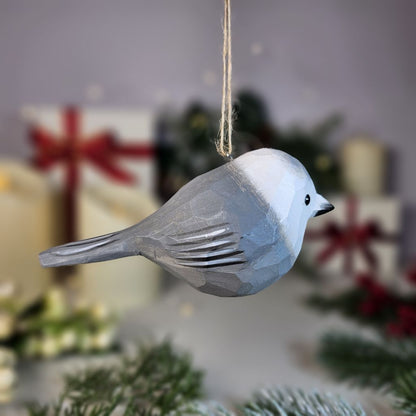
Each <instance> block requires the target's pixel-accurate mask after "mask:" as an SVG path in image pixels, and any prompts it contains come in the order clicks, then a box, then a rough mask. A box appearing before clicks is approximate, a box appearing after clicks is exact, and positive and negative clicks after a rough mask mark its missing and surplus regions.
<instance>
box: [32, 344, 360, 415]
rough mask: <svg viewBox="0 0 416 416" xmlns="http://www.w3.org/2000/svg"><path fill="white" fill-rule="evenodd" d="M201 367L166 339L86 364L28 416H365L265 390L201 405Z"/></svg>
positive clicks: (291, 392) (309, 397) (354, 408)
mask: <svg viewBox="0 0 416 416" xmlns="http://www.w3.org/2000/svg"><path fill="white" fill-rule="evenodd" d="M202 377H203V373H202V372H201V371H200V370H197V369H194V368H193V365H192V362H191V360H190V357H189V355H187V354H184V353H178V352H176V351H175V350H174V349H173V347H172V345H171V344H170V342H168V341H165V342H162V343H160V344H157V345H155V346H153V347H148V348H142V349H140V351H139V353H138V354H137V355H136V356H135V357H131V358H125V359H123V360H122V362H121V363H120V364H119V365H113V366H108V367H104V368H103V367H100V368H90V369H87V370H83V371H81V372H78V373H75V374H72V375H70V376H67V377H66V378H65V388H64V391H63V393H62V394H61V396H60V398H59V399H58V401H57V402H56V403H52V404H46V405H42V404H39V403H32V404H30V405H28V414H29V415H30V416H115V415H117V416H156V415H159V416H163V415H169V416H198V415H199V416H365V412H364V411H363V409H362V408H361V407H360V406H359V405H350V404H348V403H347V402H345V401H344V400H343V399H342V398H340V397H336V396H332V395H330V394H320V393H317V392H313V393H305V392H304V391H302V390H297V389H289V388H285V389H281V388H277V387H276V388H270V389H267V390H263V391H261V392H259V393H256V394H255V395H254V396H253V398H252V399H251V400H250V401H248V402H246V403H245V404H242V405H240V406H238V407H237V410H232V411H231V410H228V409H225V408H223V407H222V406H220V405H217V404H215V405H212V406H210V405H206V404H204V403H203V402H201V401H199V400H198V399H200V398H201V396H202Z"/></svg>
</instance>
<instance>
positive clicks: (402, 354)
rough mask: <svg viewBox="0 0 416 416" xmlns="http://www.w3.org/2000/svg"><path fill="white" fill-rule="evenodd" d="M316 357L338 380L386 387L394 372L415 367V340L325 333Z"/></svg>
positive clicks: (364, 385)
mask: <svg viewBox="0 0 416 416" xmlns="http://www.w3.org/2000/svg"><path fill="white" fill-rule="evenodd" d="M319 358H320V361H321V362H322V363H323V364H324V365H325V366H326V367H327V368H328V369H329V370H330V371H331V373H332V374H333V375H334V376H335V377H336V378H337V379H339V380H342V381H348V382H350V383H351V384H353V385H356V386H360V387H372V388H376V389H380V390H386V389H388V388H390V387H391V386H392V385H393V383H394V381H395V379H396V377H397V376H398V375H400V374H403V373H404V372H408V371H409V370H411V369H416V341H415V340H412V339H406V340H385V339H382V338H380V339H378V340H376V341H373V340H369V339H366V338H363V337H361V336H358V335H349V334H343V333H328V334H326V335H324V337H323V338H322V340H321V345H320V351H319Z"/></svg>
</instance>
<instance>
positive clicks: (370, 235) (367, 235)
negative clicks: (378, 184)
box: [302, 196, 401, 282]
mask: <svg viewBox="0 0 416 416" xmlns="http://www.w3.org/2000/svg"><path fill="white" fill-rule="evenodd" d="M328 199H329V200H330V201H331V203H332V204H333V205H334V206H335V210H334V211H332V212H330V213H328V214H325V215H322V216H320V217H317V218H312V219H311V220H310V221H309V224H308V227H307V231H306V234H305V242H304V245H303V249H302V259H303V260H304V261H306V262H307V263H308V264H309V265H311V266H313V267H314V268H316V270H317V271H318V272H319V273H322V274H327V275H338V276H339V275H351V276H355V275H356V274H358V273H372V274H374V276H376V277H377V278H378V279H379V280H380V281H385V282H391V281H394V280H395V279H397V278H398V260H399V232H400V214H401V204H400V202H399V200H398V199H397V198H394V197H359V198H358V197H348V196H332V197H329V198H328Z"/></svg>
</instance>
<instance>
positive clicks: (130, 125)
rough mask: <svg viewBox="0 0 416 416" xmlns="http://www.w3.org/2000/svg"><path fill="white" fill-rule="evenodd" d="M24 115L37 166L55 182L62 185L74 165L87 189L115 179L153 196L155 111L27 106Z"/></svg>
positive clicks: (23, 111)
mask: <svg viewBox="0 0 416 416" xmlns="http://www.w3.org/2000/svg"><path fill="white" fill-rule="evenodd" d="M22 114H23V117H24V119H25V120H26V122H27V123H28V124H30V126H31V129H30V135H31V137H32V140H33V141H34V144H35V146H36V149H35V151H36V155H35V161H36V162H37V164H38V166H39V167H41V168H45V169H50V170H51V175H52V177H53V178H54V179H56V180H59V181H60V182H61V181H62V176H63V175H64V176H66V175H67V174H68V173H67V171H68V166H69V164H71V163H74V164H76V166H75V169H77V170H79V172H78V173H77V179H78V181H79V177H80V176H81V175H82V179H83V181H82V183H83V184H87V185H91V184H100V183H106V182H108V181H110V180H111V179H113V180H115V181H116V182H124V183H127V182H129V183H134V184H135V185H136V186H137V187H139V188H141V189H144V190H145V191H147V192H153V191H154V189H155V162H154V150H155V149H154V139H153V138H154V121H155V120H154V116H153V114H152V113H151V112H150V111H146V110H140V109H131V110H128V109H121V108H77V107H64V108H60V107H55V106H51V107H47V106H37V107H36V106H27V107H24V108H23V110H22ZM60 182H59V183H60Z"/></svg>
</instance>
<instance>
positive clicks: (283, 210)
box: [40, 149, 333, 296]
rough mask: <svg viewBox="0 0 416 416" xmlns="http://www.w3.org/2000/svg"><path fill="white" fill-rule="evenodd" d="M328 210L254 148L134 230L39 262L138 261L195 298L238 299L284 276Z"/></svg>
mask: <svg viewBox="0 0 416 416" xmlns="http://www.w3.org/2000/svg"><path fill="white" fill-rule="evenodd" d="M332 209H333V206H332V205H331V204H330V203H329V202H328V201H327V200H325V199H324V198H323V197H322V196H321V195H319V194H318V193H317V192H316V190H315V187H314V184H313V182H312V180H311V178H310V177H309V175H308V173H307V171H306V170H305V168H304V167H303V166H302V164H301V163H300V162H299V161H297V160H296V159H294V158H293V157H291V156H289V155H287V154H285V153H283V152H281V151H277V150H272V149H260V150H257V151H253V152H249V153H246V154H245V155H243V156H241V157H239V158H237V159H235V160H233V161H232V162H229V163H228V164H226V165H224V166H222V167H220V168H218V169H216V170H213V171H210V172H208V173H206V174H204V175H201V176H199V177H198V178H196V179H194V180H193V181H192V182H190V183H189V184H187V185H186V186H184V187H183V188H182V189H181V190H180V191H179V192H178V193H177V194H176V195H175V196H174V197H173V198H172V199H171V200H170V201H169V202H168V203H166V204H165V205H164V206H163V207H162V208H161V209H160V210H158V211H157V212H156V213H155V214H153V215H151V216H150V217H148V218H147V219H145V220H144V221H142V222H141V223H139V224H137V225H135V226H133V227H130V228H128V229H126V230H124V231H120V232H118V233H112V234H108V235H105V236H102V237H96V238H92V239H89V240H84V241H81V242H78V243H70V244H68V245H64V246H59V247H55V248H52V249H49V250H47V251H45V252H43V253H41V255H40V259H41V263H42V264H43V265H44V266H49V267H51V266H63V265H73V264H78V263H89V262H97V261H102V260H110V259H115V258H118V257H126V256H132V255H138V254H141V255H143V256H145V257H147V258H149V259H151V260H153V261H154V262H156V263H158V264H160V265H161V266H162V267H164V268H166V269H167V270H168V271H170V272H171V273H172V274H174V275H175V276H177V277H179V278H183V279H184V280H186V281H187V282H188V283H189V284H191V285H192V286H194V287H195V288H197V289H198V290H200V291H202V292H205V293H209V294H214V295H218V296H244V295H249V294H253V293H256V292H258V291H259V290H261V289H264V288H265V287H267V286H269V285H270V284H271V283H272V282H274V281H275V280H276V279H278V278H279V277H281V276H282V275H283V274H285V273H286V272H287V271H288V270H289V269H290V268H291V267H292V266H293V263H294V261H295V259H296V257H297V256H298V254H299V251H300V248H301V245H302V240H303V234H304V231H305V228H306V224H307V221H308V219H309V218H311V217H313V216H317V215H320V214H323V213H325V212H328V211H330V210H332Z"/></svg>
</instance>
